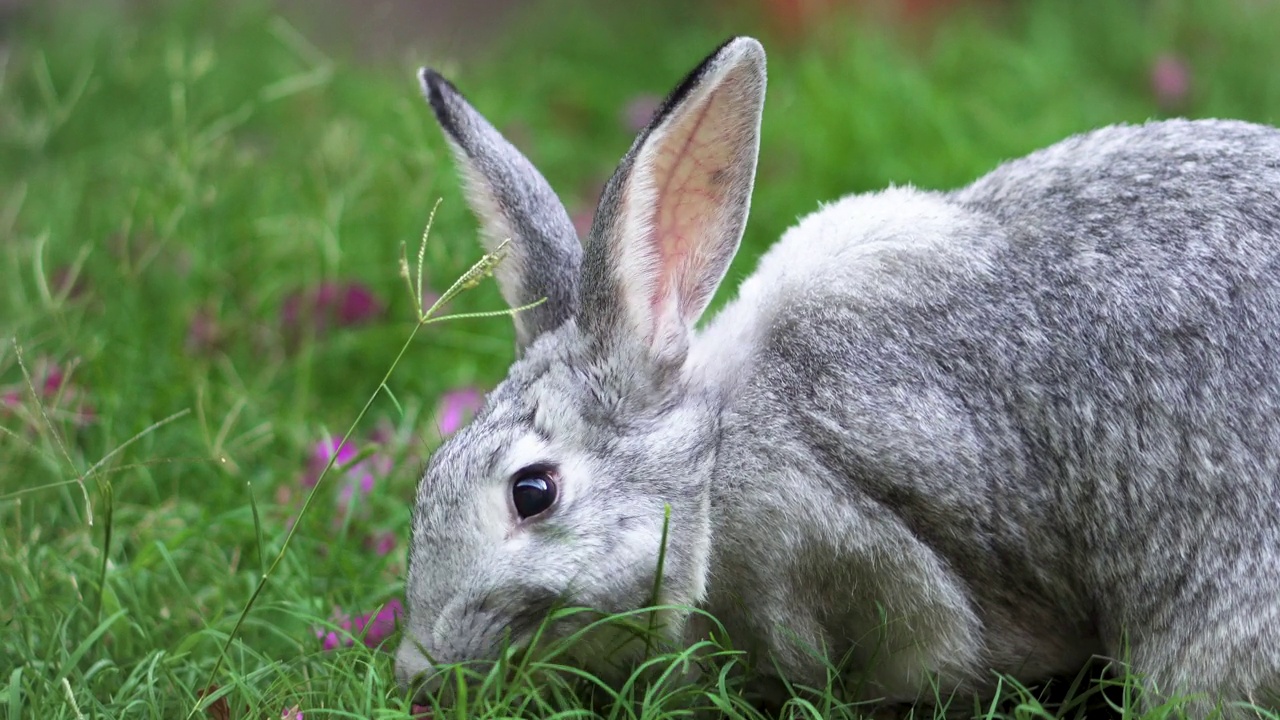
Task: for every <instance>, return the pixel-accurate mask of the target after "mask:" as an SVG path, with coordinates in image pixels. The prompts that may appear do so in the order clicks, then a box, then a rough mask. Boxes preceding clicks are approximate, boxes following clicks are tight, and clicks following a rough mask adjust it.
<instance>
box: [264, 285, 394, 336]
mask: <svg viewBox="0 0 1280 720" xmlns="http://www.w3.org/2000/svg"><path fill="white" fill-rule="evenodd" d="M383 310H384V308H383V306H382V303H381V302H380V301H379V300H378V298H377V297H375V296H374V294H373V293H372V292H371V291H370V290H369V289H368V288H367V287H365V286H364V285H361V284H359V283H355V282H346V283H330V282H326V283H321V284H320V286H319V287H317V288H315V289H313V290H308V291H302V290H298V291H295V292H293V293H290V295H289V296H288V297H287V298H285V301H284V305H283V307H282V308H281V310H280V319H281V322H283V323H284V325H285V327H286V328H287V329H289V330H293V331H296V330H298V329H299V328H300V326H301V325H302V324H303V323H310V324H311V325H312V326H313V327H314V328H315V329H316V331H318V332H323V331H324V330H327V329H328V328H329V327H330V326H331V325H337V326H338V327H353V326H355V325H360V324H363V323H366V322H369V321H371V320H374V319H377V318H378V317H379V316H381V315H382V312H383Z"/></svg>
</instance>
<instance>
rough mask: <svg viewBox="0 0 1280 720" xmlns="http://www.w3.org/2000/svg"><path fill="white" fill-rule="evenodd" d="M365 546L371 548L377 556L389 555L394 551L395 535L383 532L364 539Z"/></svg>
mask: <svg viewBox="0 0 1280 720" xmlns="http://www.w3.org/2000/svg"><path fill="white" fill-rule="evenodd" d="M365 546H366V547H370V546H371V547H372V548H373V551H374V552H375V553H377V554H378V555H379V556H386V555H390V554H391V551H392V550H395V549H396V536H395V533H390V532H384V533H379V534H378V535H377V536H374V537H369V538H366V539H365Z"/></svg>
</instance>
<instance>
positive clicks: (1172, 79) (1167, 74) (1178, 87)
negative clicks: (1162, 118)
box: [1151, 53, 1191, 112]
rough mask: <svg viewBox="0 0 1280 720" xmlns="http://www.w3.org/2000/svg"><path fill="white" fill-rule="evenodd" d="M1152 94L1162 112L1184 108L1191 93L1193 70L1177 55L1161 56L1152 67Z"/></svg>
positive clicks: (1167, 54)
mask: <svg viewBox="0 0 1280 720" xmlns="http://www.w3.org/2000/svg"><path fill="white" fill-rule="evenodd" d="M1151 92H1152V94H1154V95H1155V98H1156V103H1157V104H1158V105H1159V106H1160V108H1161V109H1162V110H1165V111H1166V112H1170V111H1176V110H1178V109H1180V108H1182V107H1183V106H1184V105H1185V104H1186V101H1187V97H1188V96H1189V95H1190V93H1191V69H1190V68H1189V67H1187V64H1186V62H1185V61H1183V60H1182V58H1180V57H1178V56H1176V55H1173V54H1170V53H1165V54H1163V55H1160V56H1159V57H1157V58H1156V60H1155V62H1154V63H1152V65H1151Z"/></svg>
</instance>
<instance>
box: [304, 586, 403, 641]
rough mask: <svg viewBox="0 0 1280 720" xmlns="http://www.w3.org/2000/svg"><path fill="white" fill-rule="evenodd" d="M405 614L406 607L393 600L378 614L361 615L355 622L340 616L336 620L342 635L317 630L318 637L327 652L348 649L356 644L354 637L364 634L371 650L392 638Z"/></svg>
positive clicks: (343, 615)
mask: <svg viewBox="0 0 1280 720" xmlns="http://www.w3.org/2000/svg"><path fill="white" fill-rule="evenodd" d="M403 614H404V605H403V604H401V602H400V600H399V599H394V598H393V599H392V600H391V601H390V602H388V603H387V604H386V605H383V606H382V608H381V609H380V610H378V612H376V613H369V614H367V615H360V616H358V617H356V619H355V622H354V623H353V622H352V620H351V619H350V618H349V617H348V616H347V615H345V614H339V615H337V617H336V618H335V619H336V620H337V621H338V627H340V628H342V630H343V632H342V633H341V634H339V633H338V631H336V630H331V631H329V632H327V633H326V632H324V631H323V630H316V637H318V638H320V645H321V647H323V648H324V649H325V650H334V649H336V648H338V647H346V646H349V645H351V644H353V643H354V640H353V638H352V636H353V635H359V634H361V633H363V634H364V644H365V645H366V646H368V647H371V648H376V647H377V646H379V645H381V644H382V642H383V641H384V640H386V639H387V638H388V637H390V636H391V634H392V633H393V632H395V629H396V621H397V620H398V619H399V618H400V616H402V615H403Z"/></svg>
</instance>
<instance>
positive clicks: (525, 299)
mask: <svg viewBox="0 0 1280 720" xmlns="http://www.w3.org/2000/svg"><path fill="white" fill-rule="evenodd" d="M418 78H419V80H420V81H421V83H422V92H423V94H424V95H425V96H426V98H427V101H428V102H429V103H430V104H431V109H432V110H433V111H434V112H435V116H436V120H437V121H439V123H440V127H441V128H443V129H444V132H445V136H446V138H447V139H448V141H449V147H450V148H451V149H452V150H453V154H454V157H455V158H456V160H457V163H458V165H459V168H460V170H461V175H462V177H463V181H464V184H465V189H466V195H467V202H468V204H469V205H470V206H471V209H472V211H473V212H474V213H475V214H476V216H477V217H478V218H479V220H480V226H481V238H482V241H483V243H484V246H485V249H486V250H487V251H490V252H492V251H493V249H494V248H496V247H497V246H498V245H499V244H500V243H501V242H502V241H503V240H506V239H508V238H509V239H510V240H511V243H510V244H509V245H508V250H509V253H508V255H507V257H506V259H505V260H503V261H502V263H501V264H499V265H498V268H497V270H496V271H495V275H496V277H497V280H498V286H499V287H500V288H501V290H502V296H503V298H505V299H506V301H507V303H508V304H509V305H511V306H512V307H518V306H521V305H526V304H529V303H532V302H536V301H537V300H540V299H542V298H544V297H545V298H546V299H547V300H546V302H544V303H542V304H541V305H539V306H537V307H535V308H532V309H529V310H524V311H522V312H519V313H516V314H515V315H514V318H515V325H516V340H517V343H518V344H519V346H520V348H522V349H523V348H525V347H527V346H528V345H529V344H530V343H532V342H533V341H534V340H535V339H536V338H537V337H538V336H539V335H541V334H542V333H544V332H546V331H548V330H554V329H555V328H556V327H558V326H559V325H560V324H561V323H562V322H564V321H565V320H567V319H568V318H570V317H572V316H573V315H574V313H575V311H576V310H577V306H578V277H579V272H578V270H579V265H581V263H582V243H581V242H579V240H578V234H577V232H576V231H575V230H574V228H573V222H572V221H571V220H570V219H569V213H568V212H567V211H566V210H565V209H564V205H562V204H561V203H560V199H559V198H558V197H556V194H555V192H554V191H553V190H552V189H551V186H550V185H549V184H548V183H547V181H546V179H545V178H543V177H542V174H541V173H539V172H538V170H537V169H536V168H534V166H533V164H532V163H530V162H529V160H528V159H526V158H525V156H524V155H522V154H521V153H520V151H519V150H517V149H516V148H515V147H514V146H513V145H512V144H511V143H510V142H508V141H507V140H506V138H504V137H502V135H501V133H499V132H498V131H497V129H495V128H494V127H493V125H491V124H490V123H489V122H488V121H487V120H485V119H484V117H483V116H482V115H481V114H480V113H479V112H478V111H477V110H476V109H475V108H474V107H472V106H471V104H470V103H469V102H467V100H466V98H464V97H463V96H462V94H461V93H460V92H458V90H457V88H455V87H454V86H453V84H452V83H450V82H449V81H448V80H446V79H445V78H444V77H443V76H441V75H440V74H439V73H437V72H435V71H434V70H431V69H429V68H422V69H421V70H420V71H419V73H418Z"/></svg>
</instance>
